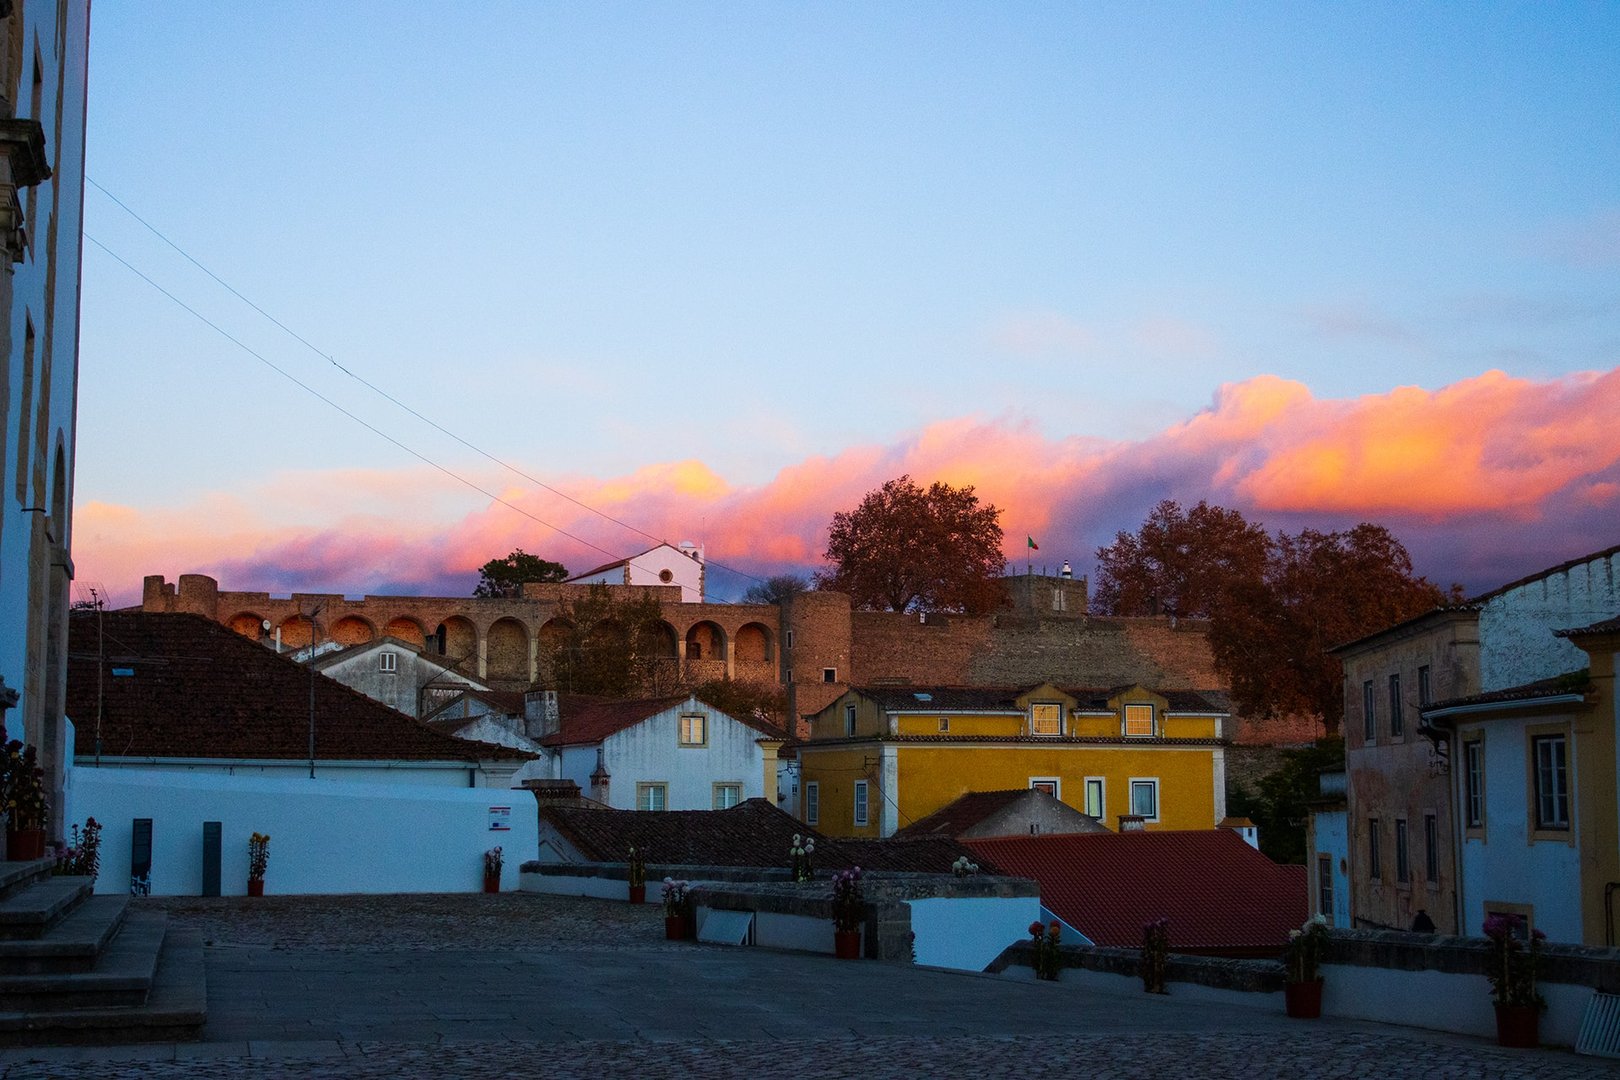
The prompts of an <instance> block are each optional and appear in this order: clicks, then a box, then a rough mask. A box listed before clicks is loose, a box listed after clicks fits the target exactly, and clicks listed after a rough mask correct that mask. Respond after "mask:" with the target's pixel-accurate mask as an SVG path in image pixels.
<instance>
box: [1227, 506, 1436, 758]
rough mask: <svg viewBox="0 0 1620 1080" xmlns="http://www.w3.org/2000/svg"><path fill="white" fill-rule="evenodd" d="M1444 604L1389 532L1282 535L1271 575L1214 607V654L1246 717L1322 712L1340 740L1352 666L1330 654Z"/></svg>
mask: <svg viewBox="0 0 1620 1080" xmlns="http://www.w3.org/2000/svg"><path fill="white" fill-rule="evenodd" d="M1445 599H1446V593H1445V592H1444V591H1442V590H1441V589H1440V588H1439V587H1438V586H1437V585H1435V584H1434V583H1433V582H1431V581H1429V580H1427V579H1425V578H1422V577H1418V576H1415V575H1414V574H1413V573H1412V558H1411V556H1410V555H1408V554H1407V551H1406V548H1405V546H1404V545H1402V543H1401V542H1400V541H1399V540H1397V539H1396V538H1395V536H1394V535H1393V534H1391V533H1390V531H1389V530H1388V529H1386V528H1384V527H1383V526H1382V525H1371V524H1366V523H1363V524H1361V525H1357V526H1356V527H1355V528H1353V529H1349V530H1347V531H1344V532H1319V531H1317V530H1315V529H1306V530H1304V531H1302V532H1301V533H1300V534H1299V535H1297V536H1290V535H1288V534H1287V533H1282V532H1279V533H1278V534H1277V536H1276V538H1275V539H1274V540H1273V541H1272V546H1271V555H1270V558H1269V560H1268V561H1267V566H1266V573H1265V576H1264V578H1263V579H1261V580H1259V581H1240V582H1237V583H1236V584H1235V585H1234V586H1233V587H1232V588H1231V589H1230V590H1229V592H1228V593H1227V595H1226V599H1225V600H1224V601H1223V602H1222V604H1221V605H1220V607H1219V608H1218V609H1217V610H1216V612H1215V615H1214V619H1213V621H1212V623H1211V625H1210V635H1209V639H1210V648H1211V649H1212V651H1213V652H1214V655H1215V664H1216V666H1217V667H1218V668H1219V669H1220V670H1221V671H1222V672H1223V673H1225V674H1226V676H1227V678H1228V679H1229V680H1230V682H1231V688H1232V696H1233V698H1234V699H1236V700H1237V702H1238V703H1239V704H1240V705H1241V706H1242V708H1243V709H1244V711H1246V712H1248V713H1250V714H1253V715H1259V716H1265V717H1278V716H1287V715H1290V714H1298V713H1307V714H1315V715H1318V716H1320V717H1322V721H1323V723H1324V724H1325V725H1326V726H1327V730H1328V733H1329V734H1336V733H1337V732H1338V730H1339V724H1340V722H1341V721H1342V720H1343V716H1344V689H1343V682H1344V669H1343V666H1342V665H1341V664H1340V662H1339V659H1338V657H1336V656H1334V655H1332V654H1331V653H1330V652H1328V650H1329V649H1331V648H1333V647H1334V646H1336V645H1342V644H1344V643H1345V642H1348V641H1354V640H1355V639H1357V638H1360V637H1365V636H1366V635H1368V634H1371V633H1375V632H1376V631H1379V630H1382V629H1384V628H1385V627H1387V626H1392V625H1394V624H1395V623H1398V622H1402V621H1404V620H1406V619H1410V618H1412V617H1413V616H1415V615H1421V614H1422V613H1423V612H1425V611H1428V610H1429V609H1430V608H1433V607H1435V606H1436V605H1438V604H1440V603H1443V602H1444V601H1445Z"/></svg>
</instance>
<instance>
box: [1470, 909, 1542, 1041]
mask: <svg viewBox="0 0 1620 1080" xmlns="http://www.w3.org/2000/svg"><path fill="white" fill-rule="evenodd" d="M1525 926H1526V924H1525V921H1524V916H1522V915H1492V916H1490V917H1489V918H1487V919H1486V920H1485V936H1486V937H1487V938H1489V939H1490V942H1491V966H1490V969H1489V970H1488V971H1486V973H1485V974H1486V975H1487V976H1488V977H1489V978H1490V980H1491V996H1492V997H1493V998H1494V999H1495V1003H1496V1042H1497V1044H1498V1045H1500V1046H1514V1047H1523V1048H1527V1049H1528V1048H1533V1047H1536V1046H1540V1045H1541V1032H1540V1026H1541V1010H1543V1009H1545V1008H1546V1007H1547V1000H1546V999H1545V998H1543V997H1542V996H1541V994H1540V993H1538V992H1537V991H1536V965H1537V964H1538V963H1539V962H1540V960H1541V943H1542V942H1543V941H1545V940H1547V935H1546V934H1543V933H1542V932H1541V931H1540V930H1532V931H1530V933H1529V934H1525V933H1524V930H1525Z"/></svg>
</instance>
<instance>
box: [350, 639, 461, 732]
mask: <svg viewBox="0 0 1620 1080" xmlns="http://www.w3.org/2000/svg"><path fill="white" fill-rule="evenodd" d="M384 652H390V653H393V654H394V656H395V658H396V659H395V665H396V669H397V670H395V671H392V672H388V671H381V670H379V660H378V657H379V656H380V655H381V654H382V653H384ZM319 670H320V672H321V674H322V675H325V676H326V677H327V678H329V679H333V680H336V681H337V682H340V683H342V684H343V685H344V686H347V687H349V688H351V689H354V690H358V691H359V692H360V693H362V694H364V695H366V697H368V698H370V699H371V700H373V701H378V702H381V703H382V704H384V705H387V706H388V707H389V708H390V709H396V710H398V711H399V712H402V713H404V714H405V715H406V716H413V717H414V716H418V715H419V713H420V709H419V704H420V691H421V688H422V687H423V686H426V685H427V684H428V683H430V682H442V683H444V682H448V683H460V684H462V685H465V686H481V685H482V684H480V683H476V682H473V681H472V680H470V679H467V678H465V677H463V676H461V675H458V674H456V673H455V672H453V671H450V670H449V669H448V668H446V666H445V664H444V662H443V657H428V656H423V655H422V654H420V653H418V652H417V651H416V650H415V649H410V648H407V647H405V646H404V645H398V644H394V643H392V642H387V641H380V642H376V643H374V644H372V645H371V646H369V647H366V648H362V649H358V650H356V651H354V652H352V653H350V654H349V655H347V656H345V657H343V658H342V659H341V660H334V661H332V662H331V663H330V664H327V665H325V666H324V667H322V668H320V669H319Z"/></svg>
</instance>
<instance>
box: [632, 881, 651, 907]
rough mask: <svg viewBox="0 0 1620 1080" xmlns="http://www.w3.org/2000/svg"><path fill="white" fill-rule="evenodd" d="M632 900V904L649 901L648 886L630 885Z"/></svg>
mask: <svg viewBox="0 0 1620 1080" xmlns="http://www.w3.org/2000/svg"><path fill="white" fill-rule="evenodd" d="M630 902H631V903H632V904H645V903H646V902H647V886H645V885H632V886H630Z"/></svg>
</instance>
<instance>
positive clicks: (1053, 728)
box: [1029, 704, 1063, 735]
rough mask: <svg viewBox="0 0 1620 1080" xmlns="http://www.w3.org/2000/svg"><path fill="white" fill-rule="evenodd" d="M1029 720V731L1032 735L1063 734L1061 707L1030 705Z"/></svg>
mask: <svg viewBox="0 0 1620 1080" xmlns="http://www.w3.org/2000/svg"><path fill="white" fill-rule="evenodd" d="M1029 719H1030V731H1031V732H1032V733H1033V734H1036V735H1062V734H1063V706H1061V705H1044V704H1042V705H1031V706H1030V707H1029Z"/></svg>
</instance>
